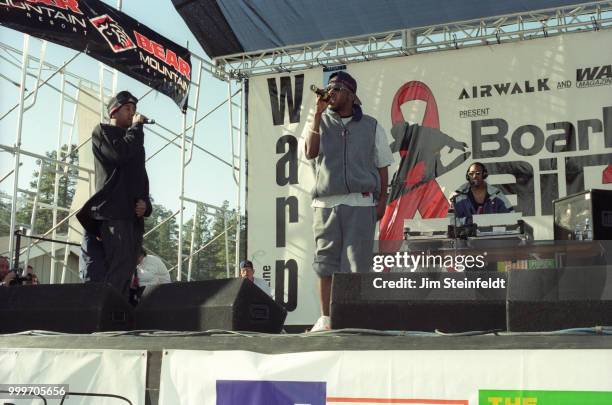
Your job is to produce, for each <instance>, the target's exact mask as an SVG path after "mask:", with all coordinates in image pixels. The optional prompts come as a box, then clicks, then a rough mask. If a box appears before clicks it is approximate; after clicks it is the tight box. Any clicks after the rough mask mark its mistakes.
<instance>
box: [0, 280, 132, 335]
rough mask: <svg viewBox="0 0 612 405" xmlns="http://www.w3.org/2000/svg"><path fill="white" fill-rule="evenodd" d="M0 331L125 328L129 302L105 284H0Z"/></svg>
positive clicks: (128, 324)
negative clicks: (9, 285)
mask: <svg viewBox="0 0 612 405" xmlns="http://www.w3.org/2000/svg"><path fill="white" fill-rule="evenodd" d="M0 303H2V304H1V305H0V333H13V332H20V331H24V330H33V329H36V330H49V331H55V332H65V333H92V332H100V331H113V330H129V329H131V328H132V324H133V320H134V317H133V310H132V306H131V305H130V304H129V303H128V302H127V301H126V299H125V298H123V297H122V296H121V295H120V294H119V293H118V292H117V290H115V289H114V288H113V287H111V286H110V285H108V284H103V283H90V284H52V285H33V286H11V287H0Z"/></svg>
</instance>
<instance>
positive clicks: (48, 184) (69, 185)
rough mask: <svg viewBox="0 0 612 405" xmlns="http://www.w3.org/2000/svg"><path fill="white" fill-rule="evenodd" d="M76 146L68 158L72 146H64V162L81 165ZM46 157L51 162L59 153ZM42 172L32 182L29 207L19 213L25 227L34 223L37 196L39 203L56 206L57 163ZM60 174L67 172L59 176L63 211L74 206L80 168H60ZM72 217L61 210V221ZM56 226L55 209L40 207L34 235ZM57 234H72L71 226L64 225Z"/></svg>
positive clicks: (19, 221)
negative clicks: (34, 207) (54, 223)
mask: <svg viewBox="0 0 612 405" xmlns="http://www.w3.org/2000/svg"><path fill="white" fill-rule="evenodd" d="M75 148H76V145H72V148H71V153H70V156H69V157H67V155H68V145H63V146H62V147H61V150H60V159H61V160H63V161H67V162H68V163H72V164H73V165H78V164H79V156H78V152H77V151H75ZM45 155H46V156H47V157H49V158H51V159H55V158H56V156H57V153H56V151H51V152H46V153H45ZM39 167H42V170H37V171H35V172H34V173H33V175H32V181H31V182H30V191H31V192H32V193H33V194H31V195H28V196H27V197H28V198H27V202H26V203H25V206H24V207H22V208H21V209H19V210H18V214H17V222H18V223H21V224H30V222H31V216H32V207H33V199H34V195H35V194H38V201H39V202H42V203H46V204H53V195H54V190H55V172H56V165H55V164H53V163H48V162H43V164H42V166H39ZM60 171H61V172H63V173H61V172H60V174H58V175H59V176H61V177H60V178H59V187H58V200H57V205H58V206H59V207H61V208H70V205H71V204H72V198H73V197H74V193H75V189H76V177H77V175H78V169H77V168H75V167H69V168H68V169H66V170H64V169H63V168H61V167H60ZM39 176H40V186H39V188H38V189H37V188H36V186H37V183H38V180H39V179H38V177H39ZM66 216H68V213H67V212H66V211H60V210H58V211H57V222H58V223H59V222H61V221H62V220H63V219H64V218H66ZM52 226H53V210H52V209H50V208H43V207H40V206H39V207H38V209H37V212H36V222H35V224H34V233H36V234H42V233H44V232H46V231H48V230H49V229H51V228H52ZM57 232H58V233H60V234H66V233H67V232H68V223H64V224H63V225H61V226H60V227H59V228H58V229H57Z"/></svg>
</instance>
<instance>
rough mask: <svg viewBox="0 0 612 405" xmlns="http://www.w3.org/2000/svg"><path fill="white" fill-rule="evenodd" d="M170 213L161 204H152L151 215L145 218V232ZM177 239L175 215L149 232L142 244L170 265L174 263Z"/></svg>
mask: <svg viewBox="0 0 612 405" xmlns="http://www.w3.org/2000/svg"><path fill="white" fill-rule="evenodd" d="M172 214H173V212H172V211H170V210H168V209H166V208H165V207H164V206H163V205H160V204H153V211H152V213H151V216H150V217H148V218H145V233H147V232H149V231H150V230H151V229H153V228H154V227H155V226H157V225H158V224H160V223H162V222H163V221H164V220H165V219H167V218H168V217H170V216H171V215H172ZM177 240H178V224H177V223H176V217H173V218H171V219H169V220H168V221H166V222H165V223H164V224H163V225H161V226H159V227H158V228H157V229H155V230H154V231H153V232H151V234H149V235H148V236H147V237H146V238H145V240H144V246H145V248H146V249H148V250H149V251H152V252H154V253H155V255H157V256H159V257H160V258H161V259H162V260H163V261H164V262H165V263H166V266H168V267H172V266H174V265H175V264H176V252H177Z"/></svg>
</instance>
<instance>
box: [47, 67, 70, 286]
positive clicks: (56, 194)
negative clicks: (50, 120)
mask: <svg viewBox="0 0 612 405" xmlns="http://www.w3.org/2000/svg"><path fill="white" fill-rule="evenodd" d="M60 80H61V84H60V100H59V128H58V131H57V142H56V145H55V159H56V160H60V159H61V153H62V135H63V132H64V91H65V90H66V80H65V76H64V73H63V72H62V73H60ZM61 169H62V167H61V166H60V165H59V164H57V163H56V164H55V177H54V184H53V205H54V208H53V228H55V229H53V233H52V234H51V239H56V238H57V227H56V225H57V206H58V201H59V186H60V173H61V172H60V170H61ZM56 262H57V254H56V251H55V242H51V270H50V272H49V284H53V283H55V264H56Z"/></svg>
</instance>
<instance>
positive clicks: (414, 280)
mask: <svg viewBox="0 0 612 405" xmlns="http://www.w3.org/2000/svg"><path fill="white" fill-rule="evenodd" d="M479 280H480V281H479ZM483 281H486V282H488V283H495V284H494V285H493V284H491V285H488V286H483V284H482V282H483ZM467 282H469V284H468V283H467ZM479 282H480V283H481V284H480V285H479V286H476V283H479ZM505 283H506V275H505V274H504V273H496V272H464V273H365V274H360V273H341V274H334V278H333V281H332V301H331V325H332V328H334V329H344V328H364V329H379V330H412V331H429V332H433V331H435V330H440V331H444V332H466V331H477V330H492V329H502V330H505V328H506V318H505V310H506V306H505V299H506V290H505ZM471 284H473V285H471Z"/></svg>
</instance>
